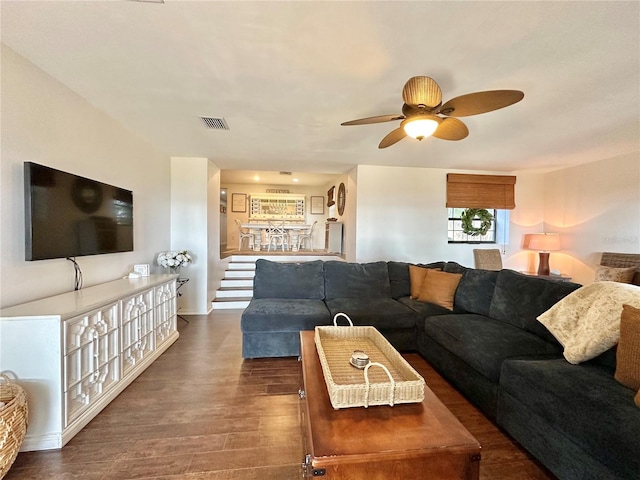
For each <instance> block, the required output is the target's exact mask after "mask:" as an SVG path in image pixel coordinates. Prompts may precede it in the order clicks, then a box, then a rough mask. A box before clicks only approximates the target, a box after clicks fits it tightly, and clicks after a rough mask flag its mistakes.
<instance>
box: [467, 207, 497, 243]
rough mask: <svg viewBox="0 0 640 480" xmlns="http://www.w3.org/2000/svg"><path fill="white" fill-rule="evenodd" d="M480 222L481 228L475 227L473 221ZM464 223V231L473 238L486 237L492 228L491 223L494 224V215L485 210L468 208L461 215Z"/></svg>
mask: <svg viewBox="0 0 640 480" xmlns="http://www.w3.org/2000/svg"><path fill="white" fill-rule="evenodd" d="M476 217H477V218H478V219H479V220H480V222H481V223H480V226H479V227H474V226H473V220H474V219H475V218H476ZM460 220H461V221H462V231H463V232H464V233H466V234H467V235H471V236H472V237H477V236H482V235H486V234H487V232H488V231H489V229H490V228H491V222H493V215H491V214H490V213H489V212H488V211H487V210H485V209H484V208H467V209H466V210H464V211H463V212H462V214H461V215H460Z"/></svg>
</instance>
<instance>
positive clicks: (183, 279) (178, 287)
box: [176, 278, 189, 323]
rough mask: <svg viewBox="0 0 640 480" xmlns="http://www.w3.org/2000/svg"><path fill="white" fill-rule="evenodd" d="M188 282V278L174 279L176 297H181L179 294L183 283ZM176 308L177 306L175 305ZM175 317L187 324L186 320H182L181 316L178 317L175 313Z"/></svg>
mask: <svg viewBox="0 0 640 480" xmlns="http://www.w3.org/2000/svg"><path fill="white" fill-rule="evenodd" d="M188 281H189V279H188V278H177V279H176V294H177V295H178V297H181V296H182V293H180V289H181V288H182V287H183V286H184V284H185V283H187V282H188ZM176 308H177V305H176ZM176 316H177V317H178V318H179V319H181V320H184V321H185V322H187V323H189V320H187V319H186V318H184V317H183V316H182V315H180V314H179V313H176Z"/></svg>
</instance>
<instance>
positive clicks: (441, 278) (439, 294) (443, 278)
mask: <svg viewBox="0 0 640 480" xmlns="http://www.w3.org/2000/svg"><path fill="white" fill-rule="evenodd" d="M461 278H462V274H461V273H447V272H441V271H439V270H431V271H428V273H427V275H425V276H424V280H423V282H422V286H421V287H420V294H419V295H418V300H419V301H421V302H427V303H433V304H434V305H438V306H440V307H444V308H446V309H447V310H451V311H453V299H454V298H455V295H456V290H457V288H458V284H459V283H460V279H461Z"/></svg>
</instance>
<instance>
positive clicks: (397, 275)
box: [387, 261, 411, 300]
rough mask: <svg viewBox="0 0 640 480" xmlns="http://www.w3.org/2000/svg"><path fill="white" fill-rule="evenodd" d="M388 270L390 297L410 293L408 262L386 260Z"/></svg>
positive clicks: (404, 295)
mask: <svg viewBox="0 0 640 480" xmlns="http://www.w3.org/2000/svg"><path fill="white" fill-rule="evenodd" d="M387 270H388V271H389V284H390V286H391V298H394V299H396V300H397V299H398V298H401V297H406V296H408V295H409V294H410V293H411V280H410V277H409V263H407V262H394V261H390V262H387Z"/></svg>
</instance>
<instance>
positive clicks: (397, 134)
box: [378, 127, 407, 148]
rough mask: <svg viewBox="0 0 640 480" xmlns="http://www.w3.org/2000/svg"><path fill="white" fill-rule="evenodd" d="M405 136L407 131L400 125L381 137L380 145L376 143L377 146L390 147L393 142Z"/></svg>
mask: <svg viewBox="0 0 640 480" xmlns="http://www.w3.org/2000/svg"><path fill="white" fill-rule="evenodd" d="M406 136H407V133H406V132H405V131H404V128H402V127H399V128H396V129H395V130H392V131H391V132H390V133H388V134H387V136H386V137H384V138H383V139H382V141H381V142H380V145H378V148H387V147H390V146H391V145H393V144H394V143H398V142H399V141H400V140H402V139H403V138H404V137H406Z"/></svg>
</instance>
